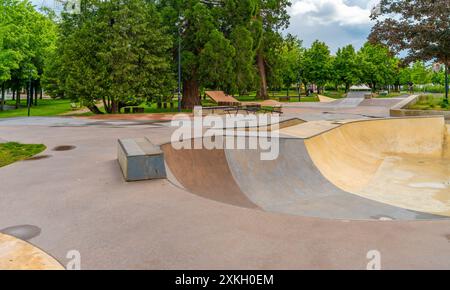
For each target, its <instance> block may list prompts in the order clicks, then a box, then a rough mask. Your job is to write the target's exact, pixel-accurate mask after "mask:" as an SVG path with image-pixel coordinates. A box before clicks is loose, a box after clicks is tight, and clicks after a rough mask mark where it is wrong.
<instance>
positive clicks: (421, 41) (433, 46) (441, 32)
mask: <svg viewBox="0 0 450 290" xmlns="http://www.w3.org/2000/svg"><path fill="white" fill-rule="evenodd" d="M372 18H373V19H374V20H377V23H376V24H375V26H374V27H373V29H372V33H371V35H370V39H371V41H373V42H381V43H384V44H387V45H388V46H389V47H391V49H392V50H394V51H395V52H399V51H405V52H406V54H407V56H406V58H405V62H408V63H409V62H413V61H416V60H420V61H427V60H435V61H437V62H440V63H442V64H444V66H445V72H446V73H445V75H446V94H445V95H446V97H445V100H446V102H447V103H448V93H449V88H448V87H449V86H448V67H449V65H450V26H449V19H450V1H448V0H381V2H380V4H379V6H378V7H377V9H375V11H374V13H373V15H372Z"/></svg>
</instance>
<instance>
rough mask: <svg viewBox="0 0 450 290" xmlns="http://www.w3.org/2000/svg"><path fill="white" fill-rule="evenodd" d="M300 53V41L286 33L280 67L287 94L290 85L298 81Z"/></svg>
mask: <svg viewBox="0 0 450 290" xmlns="http://www.w3.org/2000/svg"><path fill="white" fill-rule="evenodd" d="M302 55H303V48H302V42H301V41H300V40H298V39H297V38H295V37H293V36H292V35H288V36H287V37H286V39H285V40H284V42H283V47H282V49H281V69H280V70H281V76H282V78H283V84H284V86H285V87H286V90H287V95H288V96H289V90H290V88H291V87H292V85H293V84H295V83H298V81H299V77H300V67H301V58H302Z"/></svg>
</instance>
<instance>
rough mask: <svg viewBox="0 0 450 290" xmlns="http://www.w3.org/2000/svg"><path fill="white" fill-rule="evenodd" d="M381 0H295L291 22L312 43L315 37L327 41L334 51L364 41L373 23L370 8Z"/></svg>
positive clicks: (306, 43)
mask: <svg viewBox="0 0 450 290" xmlns="http://www.w3.org/2000/svg"><path fill="white" fill-rule="evenodd" d="M378 1H379V0H292V7H291V8H290V9H289V14H290V15H291V26H290V27H289V29H288V30H287V32H289V33H291V34H293V35H297V36H298V37H299V38H300V39H302V40H303V42H304V46H306V47H309V46H310V45H311V43H312V42H314V40H316V39H319V40H320V41H324V42H326V43H327V44H328V45H329V46H330V49H331V51H332V52H335V51H336V50H337V48H339V47H342V46H345V45H347V44H353V45H354V46H355V47H356V48H359V47H361V46H362V44H364V42H365V41H366V39H367V36H368V35H369V32H370V28H371V27H372V25H373V23H371V21H370V17H369V16H370V12H371V10H372V8H373V7H374V6H375V5H376V4H377V3H378Z"/></svg>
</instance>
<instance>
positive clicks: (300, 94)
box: [298, 70, 302, 102]
mask: <svg viewBox="0 0 450 290" xmlns="http://www.w3.org/2000/svg"><path fill="white" fill-rule="evenodd" d="M301 99H302V70H299V71H298V101H299V102H301Z"/></svg>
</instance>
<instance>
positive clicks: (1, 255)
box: [0, 234, 64, 270]
mask: <svg viewBox="0 0 450 290" xmlns="http://www.w3.org/2000/svg"><path fill="white" fill-rule="evenodd" d="M0 270H64V268H63V267H62V266H61V264H59V263H58V262H57V261H56V260H55V259H54V258H52V257H51V256H49V255H48V254H46V253H44V252H43V251H41V250H40V249H38V248H36V247H34V246H32V245H31V244H29V243H27V242H25V241H22V240H19V239H17V238H14V237H12V236H9V235H4V234H0Z"/></svg>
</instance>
